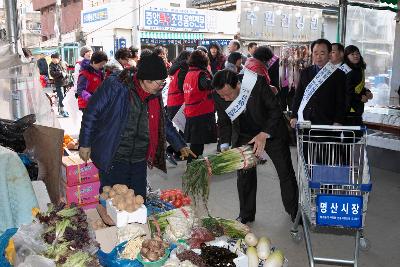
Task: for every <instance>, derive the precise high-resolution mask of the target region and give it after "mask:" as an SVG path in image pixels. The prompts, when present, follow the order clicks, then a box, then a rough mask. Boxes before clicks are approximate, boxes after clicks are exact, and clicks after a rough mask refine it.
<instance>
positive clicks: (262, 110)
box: [213, 70, 298, 223]
mask: <svg viewBox="0 0 400 267" xmlns="http://www.w3.org/2000/svg"><path fill="white" fill-rule="evenodd" d="M244 75H246V72H245V74H244ZM242 79H244V78H243V76H242V75H239V76H237V75H236V73H235V72H233V71H231V70H222V71H219V72H217V73H216V74H215V76H214V79H213V87H214V89H216V92H217V94H218V95H219V96H220V97H218V98H215V101H216V105H215V106H216V109H217V112H218V119H219V121H218V123H219V124H223V125H218V126H219V127H222V128H224V127H225V128H224V129H225V130H224V131H221V133H220V135H229V134H231V144H232V147H239V146H242V145H246V144H253V145H254V152H255V154H256V156H261V154H262V153H263V152H264V150H265V151H266V152H267V154H268V155H269V157H270V158H271V160H272V162H273V163H274V166H275V168H276V170H277V173H278V176H279V180H280V187H281V196H282V202H283V205H284V207H285V210H286V212H287V213H289V215H290V216H291V217H292V220H294V218H295V216H296V213H297V205H298V188H297V183H296V176H295V173H294V170H293V165H292V159H291V155H290V150H289V142H288V141H289V136H288V131H287V128H286V125H285V121H284V117H283V114H282V111H281V110H280V107H279V101H278V99H277V98H276V96H275V95H274V94H273V93H272V91H271V89H270V88H269V85H268V83H267V81H266V79H265V77H263V76H260V75H258V76H257V77H256V79H257V80H256V82H255V85H254V87H253V89H252V91H251V93H250V96H249V98H248V101H247V103H246V106H245V109H244V110H243V111H242V112H241V113H240V115H239V116H238V117H237V118H236V119H234V120H233V122H232V131H229V130H226V129H227V128H229V127H226V126H227V125H228V126H229V125H230V124H231V120H230V119H229V117H228V115H227V113H226V111H225V110H226V108H227V107H228V106H229V105H230V104H231V101H234V100H235V99H236V98H237V97H238V96H239V93H240V90H241V82H239V80H242ZM221 138H223V140H229V137H226V136H222V137H221ZM237 188H238V193H239V201H240V214H239V218H238V220H239V221H241V222H242V223H247V222H252V221H254V219H255V214H256V193H257V169H256V167H253V168H251V169H248V170H245V171H243V170H241V171H238V180H237Z"/></svg>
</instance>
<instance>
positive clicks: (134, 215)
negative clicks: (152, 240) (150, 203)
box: [106, 199, 147, 227]
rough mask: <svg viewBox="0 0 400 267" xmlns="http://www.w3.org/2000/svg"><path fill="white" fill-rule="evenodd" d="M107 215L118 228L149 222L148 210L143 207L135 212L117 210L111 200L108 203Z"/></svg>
mask: <svg viewBox="0 0 400 267" xmlns="http://www.w3.org/2000/svg"><path fill="white" fill-rule="evenodd" d="M106 209H107V214H108V215H109V216H110V217H111V219H112V220H113V221H114V223H115V225H116V226H117V227H124V226H126V225H127V224H128V223H141V224H145V223H146V222H147V208H146V206H145V205H142V206H141V207H140V208H138V209H137V210H135V211H134V212H127V211H120V210H117V209H116V208H115V207H114V206H113V205H112V201H111V199H108V200H107V202H106Z"/></svg>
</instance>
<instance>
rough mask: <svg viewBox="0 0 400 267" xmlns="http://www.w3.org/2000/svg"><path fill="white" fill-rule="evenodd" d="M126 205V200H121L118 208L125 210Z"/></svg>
mask: <svg viewBox="0 0 400 267" xmlns="http://www.w3.org/2000/svg"><path fill="white" fill-rule="evenodd" d="M125 207H126V205H125V202H119V203H118V204H117V209H118V210H125Z"/></svg>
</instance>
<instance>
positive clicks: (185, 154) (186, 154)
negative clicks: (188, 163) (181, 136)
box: [179, 147, 197, 160]
mask: <svg viewBox="0 0 400 267" xmlns="http://www.w3.org/2000/svg"><path fill="white" fill-rule="evenodd" d="M179 152H181V159H182V160H184V159H185V158H187V157H189V155H191V156H192V157H193V158H197V156H196V154H194V153H193V151H192V150H190V148H188V147H184V148H181V150H179Z"/></svg>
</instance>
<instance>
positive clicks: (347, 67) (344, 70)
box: [339, 63, 352, 74]
mask: <svg viewBox="0 0 400 267" xmlns="http://www.w3.org/2000/svg"><path fill="white" fill-rule="evenodd" d="M339 69H340V70H341V71H343V72H344V74H347V73H349V72H350V71H352V69H351V68H350V67H349V65H347V64H346V63H344V64H343V65H342V66H340V67H339Z"/></svg>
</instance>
